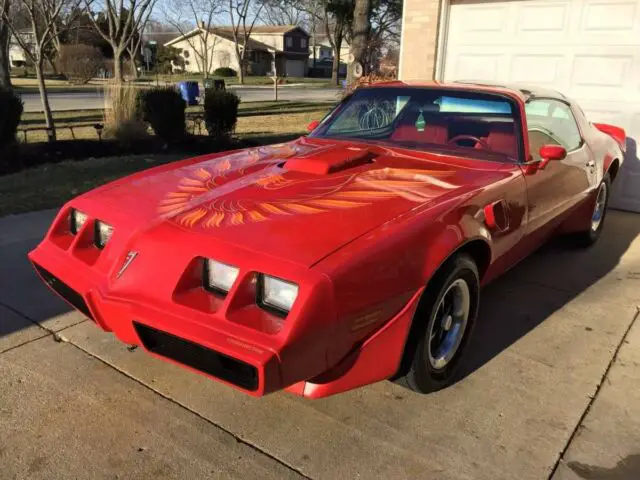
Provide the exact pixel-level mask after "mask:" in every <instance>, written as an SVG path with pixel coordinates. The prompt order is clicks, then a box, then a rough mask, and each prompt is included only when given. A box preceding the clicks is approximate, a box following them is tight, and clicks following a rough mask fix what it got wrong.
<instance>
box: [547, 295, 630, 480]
mask: <svg viewBox="0 0 640 480" xmlns="http://www.w3.org/2000/svg"><path fill="white" fill-rule="evenodd" d="M638 317H640V308H639V307H636V313H635V315H634V316H633V318H632V319H631V322H630V323H629V325H628V326H627V328H626V330H625V332H624V335H622V338H621V339H620V341H619V342H618V345H617V346H616V349H615V350H614V352H613V355H612V356H611V359H610V360H609V364H608V365H607V368H606V369H605V370H604V373H603V375H602V377H600V381H599V382H598V385H597V386H596V390H595V392H594V393H593V395H591V396H590V397H589V403H588V404H587V406H586V408H585V409H584V411H583V412H582V415H580V419H579V420H578V423H576V426H575V427H574V429H573V431H572V432H571V435H570V436H569V439H568V440H567V443H566V444H565V446H564V448H563V449H562V451H561V452H560V454H559V455H558V458H557V460H556V462H555V464H554V465H553V468H552V469H551V473H549V476H548V477H547V478H548V480H551V479H552V478H553V476H554V475H555V473H556V470H558V467H559V466H560V463H562V462H563V459H564V457H565V455H566V453H567V450H569V447H570V446H571V443H573V439H574V438H575V436H576V434H577V433H578V431H579V430H580V428H582V426H583V423H584V420H585V418H587V415H588V414H589V411H590V410H591V406H592V405H593V403H594V402H595V401H596V398H598V394H599V393H600V390H601V389H602V385H603V384H604V383H605V380H607V376H608V375H609V372H610V371H611V368H612V367H613V364H614V363H615V362H616V360H617V359H618V355H619V353H620V349H621V348H622V345H624V344H625V343H627V336H628V335H629V332H630V331H631V329H632V328H633V326H634V325H635V323H636V320H637V319H638Z"/></svg>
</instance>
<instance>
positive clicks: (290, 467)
mask: <svg viewBox="0 0 640 480" xmlns="http://www.w3.org/2000/svg"><path fill="white" fill-rule="evenodd" d="M57 341H59V342H60V341H63V342H65V343H68V344H69V345H72V346H74V347H75V348H77V349H78V350H80V351H81V352H83V353H85V354H86V355H88V356H90V357H91V358H93V359H95V360H97V361H99V362H101V363H103V364H104V365H106V366H107V367H110V368H112V369H114V370H115V371H117V372H118V373H120V374H121V375H124V376H125V377H127V378H129V379H130V380H133V381H134V382H136V383H137V384H139V385H141V386H142V387H144V388H146V389H148V390H150V391H152V392H153V393H155V394H156V395H159V396H160V397H162V398H163V399H165V400H167V401H168V402H171V403H173V404H174V405H177V406H178V407H180V408H182V409H184V410H185V411H187V412H189V413H190V414H192V415H195V416H196V417H198V418H199V419H201V420H203V421H204V422H207V423H208V424H209V425H211V426H213V427H215V428H217V429H219V430H221V431H222V432H224V433H226V434H228V435H229V436H231V437H232V438H233V439H234V440H235V441H236V442H238V443H242V444H243V445H246V446H247V447H249V448H250V449H252V450H254V451H255V452H257V453H259V454H261V455H264V456H265V457H268V458H270V459H271V460H273V461H274V462H277V463H278V464H280V465H282V466H283V467H285V468H286V469H288V470H290V471H291V472H292V473H294V474H296V475H298V476H299V477H300V478H303V479H305V480H314V479H313V477H310V476H308V475H306V474H304V473H303V472H302V471H300V470H299V469H298V468H296V467H294V466H293V465H290V464H289V463H287V462H285V461H284V460H281V459H280V458H278V457H276V456H275V455H273V454H271V453H269V452H267V451H265V450H263V449H262V448H260V447H259V446H258V445H256V444H254V443H252V442H250V441H248V440H246V439H244V438H242V437H240V436H238V435H237V434H235V433H233V432H232V431H230V430H228V429H226V428H224V427H223V426H221V425H218V424H217V423H215V422H214V421H212V420H211V419H209V418H207V417H205V416H203V415H202V414H200V413H199V412H197V411H195V410H192V409H191V408H189V407H188V406H187V405H184V404H183V403H180V402H179V401H178V400H176V399H175V398H173V397H170V396H169V395H166V394H164V393H162V392H161V391H159V390H156V389H155V388H153V387H151V386H150V385H147V384H146V383H144V382H142V381H141V380H140V379H138V378H136V377H134V376H133V375H130V374H129V373H128V372H126V371H124V370H122V369H120V368H118V367H117V366H116V365H114V364H112V363H110V362H108V361H107V360H105V359H103V358H101V357H99V356H97V355H95V354H93V353H92V352H90V351H88V350H85V349H84V348H82V347H81V346H80V345H77V344H75V343H73V342H72V341H69V340H67V339H66V338H65V337H62V338H61V339H59V340H57Z"/></svg>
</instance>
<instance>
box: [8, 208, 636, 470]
mask: <svg viewBox="0 0 640 480" xmlns="http://www.w3.org/2000/svg"><path fill="white" fill-rule="evenodd" d="M53 214H54V212H52V211H45V212H34V213H29V214H25V215H20V216H9V217H5V218H2V219H0V465H2V470H1V472H2V473H0V477H2V478H19V479H23V478H43V479H44V478H46V479H51V478H80V479H84V478H91V479H93V478H154V479H155V478H176V479H180V478H314V479H337V478H340V479H343V478H344V479H346V478H366V479H370V478H384V479H389V478H393V479H394V480H395V479H404V478H407V479H408V478H412V479H415V478H421V479H438V480H440V479H445V480H447V479H479V480H482V479H487V480H489V479H491V480H497V479H509V480H512V479H519V480H520V479H522V480H526V479H548V478H552V479H553V480H576V479H595V478H598V479H605V480H606V479H630V480H631V479H638V478H640V461H639V458H640V448H639V446H640V393H639V392H640V353H639V352H640V322H638V321H636V318H637V317H638V305H640V288H639V287H638V285H639V282H640V237H639V233H640V216H638V215H637V214H631V213H623V212H616V211H611V212H610V214H609V216H608V218H607V223H606V226H605V231H604V233H603V236H602V238H601V239H600V241H599V242H598V244H597V245H596V246H595V247H593V248H591V249H587V250H575V249H572V248H570V247H568V246H567V245H566V242H559V241H555V242H553V243H551V244H550V245H549V246H546V247H544V248H543V249H541V250H540V251H539V252H538V253H536V254H535V255H533V256H532V257H531V258H529V259H527V260H525V261H524V262H523V263H522V264H521V265H519V266H517V267H515V268H514V269H512V270H511V271H510V272H508V273H507V274H506V275H505V276H504V277H502V278H501V279H499V280H497V281H496V282H494V283H493V284H491V285H490V286H488V287H487V288H486V289H484V290H483V299H482V307H481V314H480V318H479V321H478V325H477V328H476V332H475V337H474V340H473V342H472V344H471V346H470V348H471V350H470V352H471V355H470V356H469V357H468V358H467V359H466V361H465V363H464V365H463V367H462V374H461V378H460V381H459V382H458V383H456V384H455V385H453V386H452V387H450V388H448V389H446V390H443V391H441V392H438V393H436V394H432V395H427V396H424V395H417V394H414V393H411V392H409V391H408V390H405V389H404V388H402V387H400V386H398V385H395V384H393V383H390V382H381V383H378V384H375V385H371V386H368V387H365V388H361V389H359V390H356V391H353V392H348V393H345V394H342V395H338V396H334V397H330V398H326V399H321V400H316V401H310V400H304V399H301V398H298V397H295V396H293V395H290V394H287V393H277V394H272V395H269V396H267V397H264V398H259V399H256V398H252V397H248V396H245V395H243V394H240V393H238V392H236V391H234V390H232V389H231V388H228V387H225V386H222V385H220V384H218V383H216V382H214V381H211V380H209V379H207V378H205V377H203V376H200V375H197V374H194V373H192V372H189V371H186V370H185V369H182V368H180V367H177V366H175V365H173V364H169V363H167V362H163V361H160V360H158V359H155V358H152V357H151V356H149V355H147V354H146V353H144V352H143V351H142V350H141V349H139V348H138V349H135V350H133V351H132V350H131V349H128V348H127V346H126V345H122V344H120V343H119V342H117V341H116V340H115V339H114V338H113V336H112V335H111V334H108V333H104V332H102V331H100V330H99V329H98V328H96V327H95V326H94V325H93V324H92V322H90V321H88V320H85V319H83V317H82V316H81V315H80V314H78V313H76V312H70V311H69V308H68V307H67V305H66V304H65V303H64V302H62V301H61V300H59V299H57V298H56V297H54V296H53V294H51V293H50V292H49V291H48V290H47V288H46V287H45V286H44V285H42V283H41V282H40V281H39V280H38V279H37V278H36V275H35V274H34V272H33V271H32V269H31V267H30V266H29V264H28V262H27V260H26V257H25V255H26V253H27V252H28V251H29V250H30V249H31V248H33V247H34V246H35V245H36V244H37V242H38V241H39V240H40V239H41V238H42V236H43V234H44V232H45V230H46V228H47V226H48V225H49V223H50V221H51V219H52V217H53Z"/></svg>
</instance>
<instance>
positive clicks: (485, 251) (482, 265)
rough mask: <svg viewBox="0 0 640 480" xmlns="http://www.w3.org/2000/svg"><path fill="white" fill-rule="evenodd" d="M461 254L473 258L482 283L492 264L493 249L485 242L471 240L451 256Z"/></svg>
mask: <svg viewBox="0 0 640 480" xmlns="http://www.w3.org/2000/svg"><path fill="white" fill-rule="evenodd" d="M459 253H466V254H468V255H470V256H471V258H473V261H474V262H475V263H476V266H477V267H478V274H479V275H480V281H482V278H483V277H484V274H485V273H486V272H487V270H488V269H489V264H490V263H491V247H490V246H489V244H488V243H487V242H485V241H484V240H471V241H470V242H468V243H465V244H464V245H462V246H461V247H460V248H458V250H456V251H455V252H453V254H452V255H451V256H453V255H457V254H459Z"/></svg>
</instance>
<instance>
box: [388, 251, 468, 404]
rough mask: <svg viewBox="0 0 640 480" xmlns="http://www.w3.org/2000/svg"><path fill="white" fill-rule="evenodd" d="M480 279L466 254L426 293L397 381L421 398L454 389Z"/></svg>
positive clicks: (454, 260) (448, 266) (446, 267)
mask: <svg viewBox="0 0 640 480" xmlns="http://www.w3.org/2000/svg"><path fill="white" fill-rule="evenodd" d="M479 302H480V277H479V274H478V268H477V266H476V264H475V262H474V261H473V259H472V258H471V257H470V256H469V255H466V254H459V255H456V256H454V257H453V258H451V259H450V260H449V261H447V263H446V264H445V265H444V266H443V267H442V268H441V269H440V270H439V272H438V273H437V274H436V276H435V277H434V278H433V279H432V281H431V282H430V283H429V286H428V287H427V288H426V289H425V291H424V293H423V295H422V299H421V300H420V305H419V306H418V309H417V311H416V314H415V316H414V319H413V324H412V328H411V331H410V333H409V338H408V340H407V345H406V347H405V352H404V356H403V360H402V362H401V367H400V371H399V372H398V374H397V375H396V377H395V378H394V380H395V381H396V382H397V383H399V384H401V385H403V386H405V387H408V388H410V389H411V390H414V391H416V392H420V393H430V392H435V391H437V390H440V389H442V388H445V387H447V386H449V385H450V384H451V383H453V380H454V375H455V373H456V369H457V367H458V365H459V363H460V359H461V358H462V356H463V354H464V350H465V348H466V347H467V345H468V343H469V339H470V338H471V334H472V332H473V327H474V325H475V322H476V317H477V315H478V305H479Z"/></svg>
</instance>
